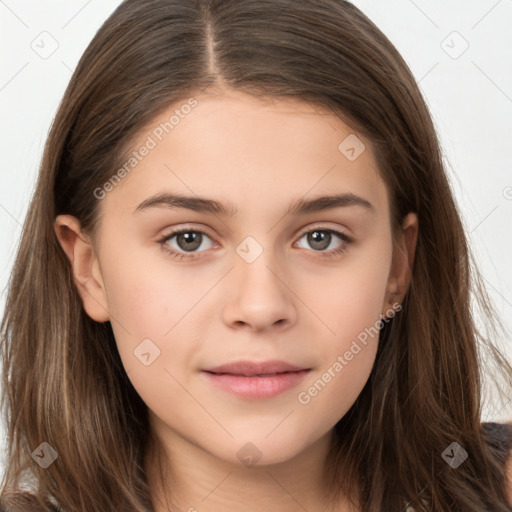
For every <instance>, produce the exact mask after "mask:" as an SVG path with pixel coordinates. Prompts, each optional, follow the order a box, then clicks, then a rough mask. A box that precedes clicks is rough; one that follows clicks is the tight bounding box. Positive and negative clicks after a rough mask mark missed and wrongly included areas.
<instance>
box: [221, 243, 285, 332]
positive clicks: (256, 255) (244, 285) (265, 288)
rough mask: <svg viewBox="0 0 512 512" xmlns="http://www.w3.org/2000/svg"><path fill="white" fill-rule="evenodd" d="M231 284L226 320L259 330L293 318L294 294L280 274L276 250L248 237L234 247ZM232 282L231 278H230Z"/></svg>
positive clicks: (280, 266) (226, 306) (283, 275)
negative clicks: (234, 254)
mask: <svg viewBox="0 0 512 512" xmlns="http://www.w3.org/2000/svg"><path fill="white" fill-rule="evenodd" d="M236 252H237V255H236V259H235V269H234V270H235V271H234V274H233V278H232V279H233V280H234V287H233V290H232V291H231V290H230V293H228V300H227V302H226V304H225V316H226V321H228V322H231V323H232V322H243V323H247V324H250V325H252V326H253V327H257V328H259V329H261V328H264V327H265V326H270V325H272V324H274V323H276V322H278V321H281V323H283V321H286V322H285V323H288V322H291V321H294V320H295V306H294V303H293V299H292V298H293V294H292V293H291V292H290V290H289V288H288V286H287V285H286V284H285V283H286V275H285V274H283V273H282V271H281V270H279V269H281V268H283V267H282V265H280V262H278V258H277V255H276V251H274V249H273V248H272V247H264V246H263V244H261V243H260V242H259V241H258V240H256V238H255V237H253V236H247V237H246V238H245V239H244V240H242V242H241V243H240V244H239V245H238V246H237V247H236ZM232 282H233V281H232Z"/></svg>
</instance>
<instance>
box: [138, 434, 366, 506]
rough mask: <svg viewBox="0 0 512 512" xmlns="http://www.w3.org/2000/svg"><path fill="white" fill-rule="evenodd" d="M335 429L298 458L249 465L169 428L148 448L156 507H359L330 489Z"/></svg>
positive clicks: (150, 481)
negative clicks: (225, 457)
mask: <svg viewBox="0 0 512 512" xmlns="http://www.w3.org/2000/svg"><path fill="white" fill-rule="evenodd" d="M331 436H332V431H330V432H328V433H327V434H325V435H324V436H323V437H321V438H320V439H318V440H317V441H316V442H315V443H314V444H312V445H310V446H308V447H307V448H306V449H305V450H304V451H302V452H300V453H299V454H298V455H297V456H295V457H294V458H293V459H290V460H287V461H285V462H283V463H279V464H272V465H267V466H258V465H255V466H244V465H243V464H239V465H238V464H233V463H231V462H228V461H225V460H222V459H219V458H218V457H216V456H215V455H213V454H211V453H209V452H207V451H205V450H203V449H202V448H201V447H199V446H197V445H193V444H192V443H189V442H188V441H187V440H186V439H184V438H183V437H181V436H179V435H178V434H176V433H174V432H170V431H169V430H166V431H165V435H164V436H162V434H159V435H158V436H157V437H155V439H157V438H158V442H156V441H155V442H154V443H152V446H153V448H151V447H150V449H148V451H147V453H146V459H145V466H146V474H147V478H148V483H149V486H150V489H151V498H152V501H153V506H154V512H175V511H186V512H198V511H201V512H203V511H208V512H221V511H222V512H224V511H225V510H233V509H234V508H236V510H240V511H244V512H259V511H261V510H275V511H279V512H296V511H298V510H307V511H308V512H317V511H318V512H320V511H322V512H356V511H357V508H355V507H353V506H352V505H350V504H349V502H348V500H345V499H341V500H340V499H338V501H337V503H333V500H332V499H331V498H330V497H329V496H327V492H326V489H325V473H324V467H325V464H324V463H325V458H326V456H327V453H328V450H329V448H330V446H331Z"/></svg>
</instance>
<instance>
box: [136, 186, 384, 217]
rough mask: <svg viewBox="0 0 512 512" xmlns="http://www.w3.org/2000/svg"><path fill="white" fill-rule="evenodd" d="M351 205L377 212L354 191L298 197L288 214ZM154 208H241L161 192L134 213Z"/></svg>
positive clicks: (231, 212) (226, 212) (223, 211)
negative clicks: (307, 197)
mask: <svg viewBox="0 0 512 512" xmlns="http://www.w3.org/2000/svg"><path fill="white" fill-rule="evenodd" d="M347 206H359V207H361V208H363V209H365V210H366V211H368V212H370V213H372V214H374V213H375V207H374V206H373V205H372V204H371V203H370V202H369V201H368V200H367V199H364V198H362V197H360V196H357V195H355V194H352V193H351V192H347V193H343V194H336V195H329V196H320V197H315V198H313V199H302V198H301V199H297V200H295V201H293V202H292V203H291V204H290V206H289V207H288V209H287V211H286V213H285V215H306V214H308V213H315V212H321V211H325V210H332V209H334V208H341V207H347ZM153 208H171V209H173V208H185V209H187V210H192V211H195V212H208V213H215V214H219V215H223V216H225V217H233V216H235V215H236V213H237V212H238V208H237V207H236V206H235V205H234V204H233V203H231V202H227V203H221V202H219V201H215V200H214V199H208V198H205V197H198V196H195V197H192V196H183V195H180V194H169V193H160V194H156V195H153V196H151V197H148V198H147V199H145V200H144V201H142V203H140V204H139V206H137V208H135V210H134V211H133V213H134V214H135V213H139V212H143V211H147V210H150V209H153Z"/></svg>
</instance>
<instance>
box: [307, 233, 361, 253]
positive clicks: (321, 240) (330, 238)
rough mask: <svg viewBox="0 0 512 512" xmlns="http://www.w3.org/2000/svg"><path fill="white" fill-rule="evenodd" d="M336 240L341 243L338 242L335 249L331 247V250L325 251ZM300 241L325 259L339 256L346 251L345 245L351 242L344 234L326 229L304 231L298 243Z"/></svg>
mask: <svg viewBox="0 0 512 512" xmlns="http://www.w3.org/2000/svg"><path fill="white" fill-rule="evenodd" d="M336 238H337V239H339V240H341V243H340V242H339V243H338V245H337V246H336V247H334V248H332V247H331V250H329V251H325V249H327V248H328V247H330V246H331V245H332V243H333V242H335V240H336ZM302 239H305V240H306V243H307V244H308V245H309V246H310V247H311V248H313V251H314V252H320V253H322V256H325V257H330V256H336V255H338V254H341V253H342V252H344V251H345V250H346V248H347V245H348V244H349V243H350V242H351V241H352V240H351V239H350V238H349V237H348V236H347V235H345V233H342V232H340V231H336V230H335V229H327V228H322V227H317V228H315V229H313V230H309V231H306V232H305V233H303V234H302V236H301V237H300V239H299V242H300V240H302ZM299 242H298V243H299ZM305 248H307V247H305Z"/></svg>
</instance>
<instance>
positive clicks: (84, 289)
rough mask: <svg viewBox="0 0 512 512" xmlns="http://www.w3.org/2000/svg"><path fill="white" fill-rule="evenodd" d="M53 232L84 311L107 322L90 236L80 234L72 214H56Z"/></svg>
mask: <svg viewBox="0 0 512 512" xmlns="http://www.w3.org/2000/svg"><path fill="white" fill-rule="evenodd" d="M54 230H55V234H56V235H57V238H58V240H59V243H60V245H61V247H62V249H63V250H64V252H65V253H66V255H67V257H68V259H69V261H70V263H71V267H72V271H73V277H74V280H75V284H76V286H77V288H78V293H79V294H80V296H81V298H82V302H83V305H84V309H85V311H86V312H87V314H88V315H89V316H90V317H91V318H92V319H93V320H95V321H96V322H106V321H108V320H109V319H110V315H109V312H108V307H107V306H108V302H107V296H106V293H105V287H104V284H103V278H102V276H101V271H100V266H99V261H98V258H97V257H96V254H95V252H94V248H93V246H92V243H91V241H90V240H89V237H88V236H86V235H85V234H83V233H82V230H81V228H80V222H79V221H78V219H77V218H76V217H73V216H72V215H58V216H57V217H56V219H55V222H54Z"/></svg>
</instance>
